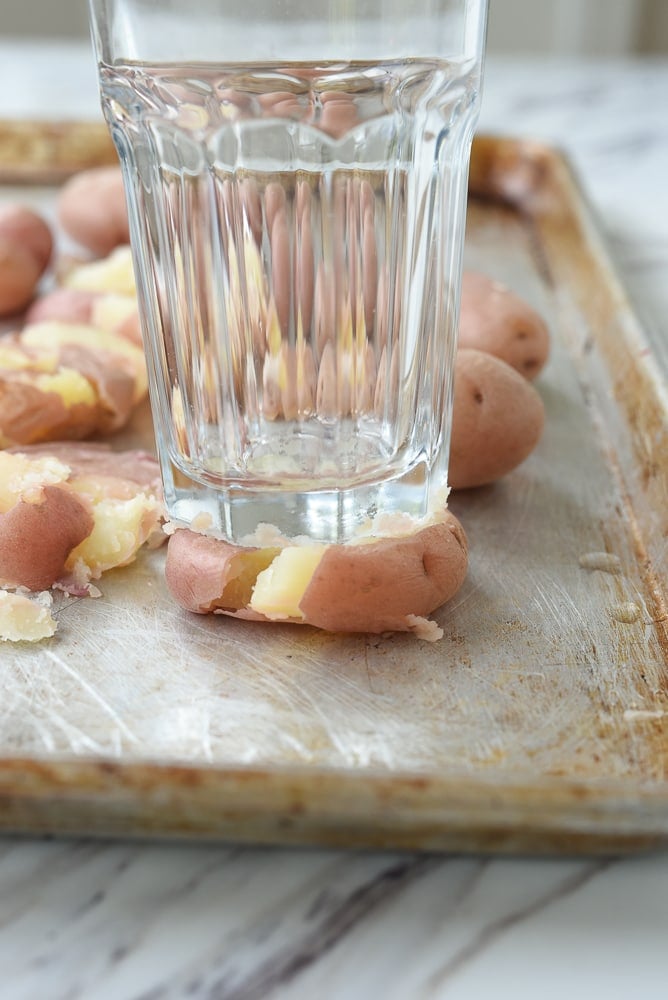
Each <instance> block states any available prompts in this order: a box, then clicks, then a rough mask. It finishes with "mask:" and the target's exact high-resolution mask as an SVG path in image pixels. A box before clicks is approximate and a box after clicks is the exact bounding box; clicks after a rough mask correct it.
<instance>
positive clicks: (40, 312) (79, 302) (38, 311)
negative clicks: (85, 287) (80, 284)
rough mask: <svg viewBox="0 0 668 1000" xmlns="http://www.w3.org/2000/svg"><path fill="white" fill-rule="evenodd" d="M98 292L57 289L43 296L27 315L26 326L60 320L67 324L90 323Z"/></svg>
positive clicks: (34, 303)
mask: <svg viewBox="0 0 668 1000" xmlns="http://www.w3.org/2000/svg"><path fill="white" fill-rule="evenodd" d="M96 297H97V293H96V292H85V291H82V290H79V289H77V288H57V289H56V290H55V291H53V292H49V293H48V294H47V295H41V296H40V297H39V298H38V299H36V300H35V302H33V304H32V305H31V307H30V309H29V310H28V312H27V313H26V324H27V325H30V324H31V323H43V322H44V321H45V320H53V319H55V320H59V321H61V322H67V323H86V324H87V323H89V322H90V317H91V312H92V309H93V302H94V300H95V298H96Z"/></svg>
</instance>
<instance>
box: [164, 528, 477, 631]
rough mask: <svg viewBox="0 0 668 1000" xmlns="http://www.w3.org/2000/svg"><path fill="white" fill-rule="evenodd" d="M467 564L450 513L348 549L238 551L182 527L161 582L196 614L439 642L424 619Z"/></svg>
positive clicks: (454, 588) (456, 587)
mask: <svg viewBox="0 0 668 1000" xmlns="http://www.w3.org/2000/svg"><path fill="white" fill-rule="evenodd" d="M467 565H468V545H467V541H466V535H465V534H464V530H463V528H462V526H461V524H460V523H459V521H458V520H457V518H455V517H454V515H453V514H451V513H450V512H449V511H447V510H446V511H443V512H441V513H440V514H438V515H437V516H435V517H434V518H433V519H432V520H431V522H430V523H427V524H425V525H422V526H420V525H415V526H414V527H413V530H412V531H409V532H405V533H404V534H398V535H395V536H392V537H389V536H388V537H379V536H376V537H373V536H371V537H364V538H361V539H360V540H359V541H358V542H354V543H349V544H347V545H315V544H304V545H298V544H292V545H286V546H283V547H278V548H276V547H267V548H242V547H240V546H236V545H232V544H230V543H229V542H225V541H221V540H219V539H216V538H211V537H207V536H206V535H200V534H197V533H196V532H193V531H188V530H186V529H179V530H177V531H176V532H175V533H174V534H173V535H172V537H171V538H170V541H169V547H168V550H167V566H166V579H167V585H168V587H169V590H170V592H171V593H172V596H173V597H174V598H175V600H176V601H178V603H179V604H180V605H181V606H182V607H183V608H186V609H187V610H189V611H194V612H196V613H198V614H207V613H209V612H213V613H217V614H225V615H231V616H233V617H237V618H246V619H250V620H254V621H284V622H293V623H299V624H304V625H313V626H315V627H316V628H321V629H325V630H327V631H330V632H372V633H382V632H394V631H398V632H415V633H416V634H417V635H419V636H420V637H422V638H438V637H439V635H438V634H437V633H439V630H438V628H437V627H434V628H432V627H431V626H430V623H429V622H428V621H427V616H428V615H430V614H431V613H432V612H433V611H434V610H435V609H436V608H438V607H440V606H441V605H442V604H444V603H445V602H446V601H447V600H449V599H450V598H451V597H452V596H453V595H454V594H455V593H456V592H457V591H458V590H459V588H460V587H461V585H462V583H463V582H464V578H465V576H466V570H467Z"/></svg>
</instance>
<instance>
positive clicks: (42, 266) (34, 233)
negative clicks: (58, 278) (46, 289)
mask: <svg viewBox="0 0 668 1000" xmlns="http://www.w3.org/2000/svg"><path fill="white" fill-rule="evenodd" d="M0 239H1V240H6V241H7V242H8V243H14V244H15V245H17V246H21V247H23V248H24V249H25V250H27V251H28V253H29V254H30V255H31V257H32V258H33V260H34V261H35V264H36V265H37V267H38V268H39V274H40V276H41V275H42V274H43V273H44V271H46V269H47V267H48V266H49V262H50V260H51V254H52V253H53V235H52V233H51V229H50V227H49V225H48V223H47V222H46V221H45V220H44V219H43V218H42V216H41V215H38V214H37V212H34V211H33V210H32V209H31V208H27V207H26V206H25V205H2V206H0Z"/></svg>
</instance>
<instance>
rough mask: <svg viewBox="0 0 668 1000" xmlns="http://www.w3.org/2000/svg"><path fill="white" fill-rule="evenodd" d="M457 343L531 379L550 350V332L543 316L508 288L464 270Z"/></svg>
mask: <svg viewBox="0 0 668 1000" xmlns="http://www.w3.org/2000/svg"><path fill="white" fill-rule="evenodd" d="M459 346H460V347H461V348H465V349H466V348H473V349H475V350H478V351H485V352H486V353H487V354H493V355H494V356H495V357H497V358H500V359H501V360H502V361H505V362H506V363H507V364H509V365H510V366H511V367H512V368H514V369H515V370H516V371H518V372H519V373H520V374H521V375H524V377H525V378H528V379H534V378H536V376H537V375H538V374H539V372H540V371H541V370H542V368H543V367H544V365H545V362H546V361H547V358H548V355H549V353H550V334H549V331H548V329H547V325H546V324H545V322H544V320H543V318H542V317H541V316H540V315H539V314H538V313H537V312H536V310H535V309H533V308H532V307H531V306H530V305H529V304H528V302H525V301H524V299H522V298H520V296H519V295H516V294H515V292H513V291H511V289H510V288H507V287H506V286H505V285H502V284H501V283H500V282H498V281H494V280H492V278H489V277H488V276H487V275H485V274H481V273H479V272H478V271H465V272H464V275H463V278H462V298H461V309H460V317H459Z"/></svg>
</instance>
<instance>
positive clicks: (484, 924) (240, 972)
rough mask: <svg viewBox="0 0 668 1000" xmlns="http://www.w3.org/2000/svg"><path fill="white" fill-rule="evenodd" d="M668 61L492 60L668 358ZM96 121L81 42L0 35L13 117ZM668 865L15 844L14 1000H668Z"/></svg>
mask: <svg viewBox="0 0 668 1000" xmlns="http://www.w3.org/2000/svg"><path fill="white" fill-rule="evenodd" d="M667 104H668V63H667V62H666V61H663V62H658V61H657V62H645V63H635V64H634V63H624V62H615V63H601V64H594V63H591V62H586V61H585V62H583V61H581V62H576V63H560V64H551V63H548V62H546V61H545V60H541V61H527V60H521V59H513V60H510V61H498V60H495V59H491V60H490V61H489V63H488V68H487V80H486V86H485V94H484V101H483V110H482V116H481V123H480V127H481V130H485V131H491V132H495V133H507V134H511V135H520V136H527V137H532V138H538V139H543V140H545V141H547V142H549V143H552V144H557V145H558V146H560V147H561V148H562V149H564V150H565V151H566V152H567V153H568V155H569V156H570V157H571V159H572V161H573V163H574V166H575V168H576V170H577V172H578V174H579V175H580V178H581V181H582V184H583V187H584V188H585V190H586V192H587V194H588V196H589V198H590V200H591V202H592V204H593V206H594V208H595V211H596V212H597V214H598V216H599V218H600V220H601V222H602V225H603V229H604V232H605V233H606V236H607V239H608V242H609V246H610V249H611V252H612V256H613V259H614V261H615V263H616V264H617V267H618V269H619V271H620V273H621V275H622V278H623V281H624V283H625V285H626V288H627V290H628V292H629V295H630V297H631V299H632V301H633V303H634V305H635V308H636V310H637V312H638V315H639V316H640V318H641V320H642V322H643V324H644V325H645V328H646V329H647V332H648V334H649V336H650V339H651V342H652V345H653V348H654V350H655V352H656V354H657V356H658V357H659V358H660V360H661V361H662V362H663V363H664V364H665V363H666V359H668V320H666V316H668V188H667V187H666V183H665V178H666V176H668V118H667V117H666V106H667ZM49 112H51V113H52V114H53V115H54V116H64V117H93V116H97V92H96V86H95V80H94V70H93V65H92V57H91V55H90V53H89V51H88V49H87V47H82V46H64V45H60V46H54V45H46V44H45V45H44V46H41V47H40V46H35V45H34V44H32V45H31V44H27V43H18V42H17V43H13V42H11V41H9V40H4V41H3V40H1V39H0V115H5V116H7V115H11V116H15V117H29V116H33V117H44V116H45V115H46V114H47V113H49ZM667 937H668V855H666V854H662V855H654V856H642V857H635V858H627V859H622V858H606V859H596V860H592V859H540V860H536V859H526V858H519V859H503V858H496V859H495V858H481V857H439V856H431V855H414V854H394V853H363V852H341V851H324V850H303V851H298V850H280V849H267V848H262V849H254V848H248V847H237V846H232V847H230V846H215V845H208V846H195V845H189V844H181V845H172V844H139V843H117V842H99V841H98V842H95V841H91V840H51V839H26V838H18V837H5V838H3V839H1V840H0V996H1V997H2V998H3V1000H35V998H40V1000H41V998H45V1000H65V998H67V1000H89V998H90V1000H149V998H150V1000H168V998H169V1000H172V998H181V997H191V998H193V1000H205V998H207V1000H209V998H210V1000H264V998H274V997H276V998H278V997H280V998H287V1000H312V998H318V1000H368V998H375V997H382V998H384V1000H436V998H441V997H447V998H449V1000H459V998H483V1000H484V998H487V997H494V998H495V1000H505V998H508V1000H510V998H512V1000H534V998H535V997H538V996H540V997H541V998H542V1000H552V998H554V1000H557V998H559V1000H563V997H564V996H571V997H574V998H579V997H585V996H590V995H594V996H600V995H605V996H606V998H607V1000H626V998H629V997H634V996H644V995H647V996H663V995H665V994H666V991H667V990H668V986H667V984H666V964H665V948H666V939H667Z"/></svg>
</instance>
